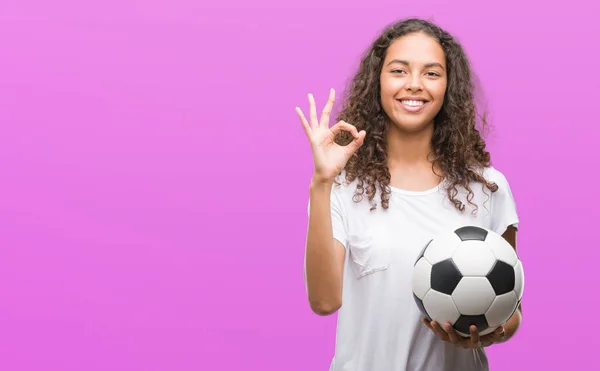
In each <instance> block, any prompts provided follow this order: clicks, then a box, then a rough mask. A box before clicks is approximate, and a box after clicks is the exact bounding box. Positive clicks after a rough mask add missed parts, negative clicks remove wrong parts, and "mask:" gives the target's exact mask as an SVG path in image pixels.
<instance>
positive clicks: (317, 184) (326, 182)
mask: <svg viewBox="0 0 600 371" xmlns="http://www.w3.org/2000/svg"><path fill="white" fill-rule="evenodd" d="M332 186H333V179H331V178H326V177H322V176H319V175H317V174H313V176H312V178H311V180H310V188H311V189H328V188H331V187H332Z"/></svg>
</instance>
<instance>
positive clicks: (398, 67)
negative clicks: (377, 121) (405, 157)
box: [380, 33, 447, 132]
mask: <svg viewBox="0 0 600 371" xmlns="http://www.w3.org/2000/svg"><path fill="white" fill-rule="evenodd" d="M446 76H447V74H446V62H445V56H444V51H443V50H442V47H441V46H440V44H439V43H438V42H437V41H436V40H435V39H433V38H432V37H430V36H428V35H426V34H424V33H412V34H408V35H404V36H402V37H400V38H398V39H396V40H394V42H392V44H391V45H390V47H389V48H388V50H387V54H386V57H385V60H384V61H383V67H382V71H381V75H380V85H381V104H382V106H383V110H384V111H385V113H386V114H387V116H388V117H389V119H390V121H391V124H392V125H393V126H394V127H395V128H397V129H398V130H400V131H404V132H415V131H421V130H424V129H426V128H428V127H432V126H433V120H434V119H435V117H436V115H437V114H438V112H439V111H440V109H441V107H442V104H443V103H444V95H445V92H446V86H447V77H446ZM390 128H391V127H390Z"/></svg>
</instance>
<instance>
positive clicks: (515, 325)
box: [494, 226, 523, 342]
mask: <svg viewBox="0 0 600 371" xmlns="http://www.w3.org/2000/svg"><path fill="white" fill-rule="evenodd" d="M502 237H504V239H505V240H506V241H508V243H510V245H511V246H512V247H513V248H514V249H515V251H517V229H516V228H515V227H513V226H509V227H508V228H507V229H506V231H505V232H504V233H503V234H502ZM522 318H523V311H522V309H521V304H519V307H518V308H517V310H516V311H515V313H514V314H513V315H512V317H510V319H509V320H508V321H507V322H506V323H505V324H504V341H507V340H508V339H510V338H511V337H512V336H513V335H514V334H515V333H516V332H517V330H518V329H519V327H520V326H521V321H522ZM494 340H495V341H496V342H502V341H503V340H502V337H500V338H499V339H494Z"/></svg>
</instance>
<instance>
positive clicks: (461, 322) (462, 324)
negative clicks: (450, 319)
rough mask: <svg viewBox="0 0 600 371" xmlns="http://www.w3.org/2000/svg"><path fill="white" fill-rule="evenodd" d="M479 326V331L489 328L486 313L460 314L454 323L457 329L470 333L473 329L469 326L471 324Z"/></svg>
mask: <svg viewBox="0 0 600 371" xmlns="http://www.w3.org/2000/svg"><path fill="white" fill-rule="evenodd" d="M473 325H474V326H477V331H479V332H481V331H484V330H487V328H488V327H489V325H488V323H487V320H486V319H485V315H483V314H482V315H480V316H464V315H462V316H460V317H459V318H458V320H457V321H456V323H454V328H455V329H456V330H457V331H460V332H462V333H463V334H467V335H468V334H470V333H471V331H470V330H469V328H470V327H471V326H473Z"/></svg>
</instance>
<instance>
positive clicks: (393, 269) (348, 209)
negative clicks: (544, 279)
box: [296, 19, 521, 371]
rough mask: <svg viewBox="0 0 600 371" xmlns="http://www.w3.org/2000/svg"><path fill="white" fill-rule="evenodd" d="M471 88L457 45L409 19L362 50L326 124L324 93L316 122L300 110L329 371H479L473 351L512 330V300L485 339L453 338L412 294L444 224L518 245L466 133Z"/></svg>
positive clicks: (501, 197) (312, 253)
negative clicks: (330, 332)
mask: <svg viewBox="0 0 600 371" xmlns="http://www.w3.org/2000/svg"><path fill="white" fill-rule="evenodd" d="M473 85H474V84H473V82H472V76H471V71H470V67H469V62H468V59H467V57H466V55H465V52H464V51H463V48H462V47H461V46H460V44H459V43H458V42H457V41H456V40H455V39H454V38H453V37H452V36H451V35H449V34H448V33H447V32H445V31H444V30H442V29H440V28H439V27H437V26H436V25H434V24H432V23H430V22H426V21H423V20H418V19H408V20H405V21H402V22H398V23H396V24H393V25H391V26H389V27H388V28H387V29H385V30H384V32H383V33H382V34H381V36H380V37H379V38H378V39H377V40H376V41H375V42H374V43H373V45H372V46H371V47H370V49H369V50H368V51H367V52H366V53H365V55H364V57H363V59H362V61H361V64H360V67H359V70H358V73H357V74H356V76H355V77H354V79H353V80H352V84H351V86H350V90H349V95H348V99H347V101H346V102H345V105H344V107H343V110H342V112H341V114H340V116H339V121H338V122H337V123H336V124H335V125H333V126H332V127H331V128H330V127H329V119H330V115H331V110H332V107H333V104H334V99H335V92H334V91H333V89H332V90H331V92H330V95H329V100H328V102H327V104H326V106H325V108H324V110H323V112H322V115H321V117H320V118H319V117H318V116H317V111H316V107H315V101H314V97H313V96H312V95H310V94H309V95H308V99H309V103H310V112H309V113H310V114H309V117H308V119H307V118H306V117H305V115H304V114H303V112H302V111H301V110H300V109H299V108H296V111H297V113H298V115H299V117H300V121H301V122H302V125H303V126H304V129H305V131H306V135H307V136H308V139H309V142H310V145H311V148H312V153H313V159H314V174H313V176H312V180H311V184H310V202H309V208H308V211H309V222H308V233H307V242H306V261H305V265H306V266H305V279H306V285H307V291H308V299H309V302H310V306H311V308H312V310H313V311H314V312H315V313H317V314H319V315H329V314H332V313H335V312H338V327H337V335H336V349H335V355H334V358H333V361H332V363H331V368H330V370H335V371H338V370H345V371H378V370H381V371H395V370H410V371H412V370H435V371H442V370H452V371H455V370H460V371H471V370H473V371H475V370H477V371H479V370H487V369H488V362H487V358H486V354H485V351H484V349H483V348H484V347H487V346H490V345H492V344H495V343H501V342H504V341H508V340H509V339H511V338H512V336H513V335H514V334H515V332H516V331H517V328H518V327H519V325H520V323H521V311H520V308H519V310H517V311H516V312H515V314H514V316H513V317H512V318H511V319H510V320H509V321H508V322H507V323H506V324H505V325H504V326H502V327H500V328H499V329H498V330H497V331H495V332H494V333H491V334H489V335H485V336H481V337H480V336H479V335H478V333H477V329H476V327H475V326H472V328H471V336H470V338H462V337H460V336H459V335H458V334H457V333H456V332H455V331H453V329H452V327H451V326H450V324H448V323H445V324H439V323H436V322H431V323H430V322H428V321H426V320H424V319H423V318H422V315H421V313H420V312H419V310H418V308H417V306H416V304H415V302H414V300H413V297H412V285H411V278H412V267H413V264H414V262H415V260H416V258H417V256H418V254H419V253H420V251H421V249H422V248H423V246H424V245H425V244H426V243H427V242H428V241H429V240H430V239H431V238H433V237H434V236H436V235H437V234H439V233H441V232H446V231H448V230H450V229H455V228H458V227H460V226H463V225H479V226H482V227H485V228H489V229H491V230H493V231H495V232H497V233H499V234H502V235H503V236H504V237H505V238H506V239H507V240H508V241H509V242H510V243H511V244H512V245H513V247H515V249H516V243H515V241H516V228H517V225H518V217H517V213H516V208H515V203H514V200H513V197H512V194H511V191H510V187H509V184H508V182H507V180H506V178H505V177H504V176H503V174H502V173H501V172H499V171H498V170H497V169H495V168H494V167H492V166H491V164H490V155H489V153H488V152H487V151H486V146H485V142H484V141H483V140H482V138H481V135H480V133H479V131H478V130H477V129H476V123H477V120H476V119H477V117H478V115H477V111H476V107H475V103H474V88H473ZM483 121H485V120H483ZM483 123H485V122H483ZM482 205H483V207H481V206H482Z"/></svg>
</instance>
